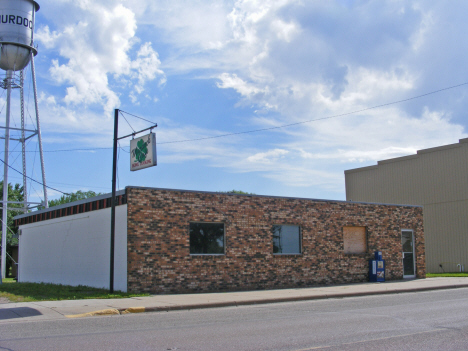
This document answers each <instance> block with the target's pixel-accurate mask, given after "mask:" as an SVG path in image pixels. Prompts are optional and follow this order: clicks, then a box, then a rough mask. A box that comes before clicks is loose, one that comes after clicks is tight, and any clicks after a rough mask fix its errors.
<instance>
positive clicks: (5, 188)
mask: <svg viewBox="0 0 468 351" xmlns="http://www.w3.org/2000/svg"><path fill="white" fill-rule="evenodd" d="M6 75H7V76H6V80H7V81H6V83H7V102H6V124H5V127H6V128H5V156H4V162H5V163H4V164H3V199H2V261H1V264H2V279H5V276H6V247H7V230H8V228H7V221H8V217H7V208H8V156H9V155H8V154H9V148H10V100H11V79H12V77H13V71H7V73H6Z"/></svg>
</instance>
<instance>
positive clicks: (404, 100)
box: [158, 82, 468, 144]
mask: <svg viewBox="0 0 468 351" xmlns="http://www.w3.org/2000/svg"><path fill="white" fill-rule="evenodd" d="M463 85H468V82H466V83H462V84H458V85H453V86H451V87H448V88H442V89H439V90H435V91H431V92H429V93H425V94H421V95H417V96H413V97H410V98H407V99H402V100H398V101H393V102H388V103H385V104H381V105H376V106H372V107H367V108H363V109H361V110H356V111H351V112H346V113H341V114H338V115H333V116H328V117H322V118H316V119H310V120H307V121H301V122H295V123H289V124H283V125H280V126H276V127H268V128H260V129H253V130H247V131H243V132H237V133H226V134H221V135H215V136H210V137H204V138H196V139H185V140H177V141H166V142H163V143H158V144H175V143H185V142H188V141H198V140H207V139H216V138H224V137H227V136H231V135H239V134H248V133H255V132H263V131H266V130H273V129H280V128H286V127H292V126H296V125H299V124H305V123H311V122H317V121H323V120H326V119H332V118H337V117H344V116H349V115H352V114H355V113H360V112H364V111H369V110H374V109H376V108H380V107H385V106H390V105H396V104H400V103H402V102H406V101H410V100H415V99H419V98H422V97H424V96H428V95H432V94H436V93H440V92H441V91H444V90H449V89H454V88H458V87H461V86H463Z"/></svg>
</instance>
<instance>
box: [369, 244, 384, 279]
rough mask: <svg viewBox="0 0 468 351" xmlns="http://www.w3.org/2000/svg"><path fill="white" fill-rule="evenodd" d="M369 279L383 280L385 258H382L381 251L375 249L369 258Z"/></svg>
mask: <svg viewBox="0 0 468 351" xmlns="http://www.w3.org/2000/svg"><path fill="white" fill-rule="evenodd" d="M369 281H370V282H384V281H385V260H384V259H382V251H376V252H375V253H374V259H373V260H369Z"/></svg>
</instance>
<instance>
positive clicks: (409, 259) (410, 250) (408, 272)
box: [401, 229, 416, 278]
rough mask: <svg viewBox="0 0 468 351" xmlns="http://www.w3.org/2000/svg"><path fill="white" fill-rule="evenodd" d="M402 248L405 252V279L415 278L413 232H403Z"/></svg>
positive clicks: (405, 230)
mask: <svg viewBox="0 0 468 351" xmlns="http://www.w3.org/2000/svg"><path fill="white" fill-rule="evenodd" d="M401 246H402V251H403V278H415V277H416V274H415V265H414V237H413V231H412V230H408V229H404V230H402V231H401Z"/></svg>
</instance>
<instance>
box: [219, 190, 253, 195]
mask: <svg viewBox="0 0 468 351" xmlns="http://www.w3.org/2000/svg"><path fill="white" fill-rule="evenodd" d="M220 192H221V193H226V194H244V195H256V194H254V193H246V192H245V191H242V190H231V191H220Z"/></svg>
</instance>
